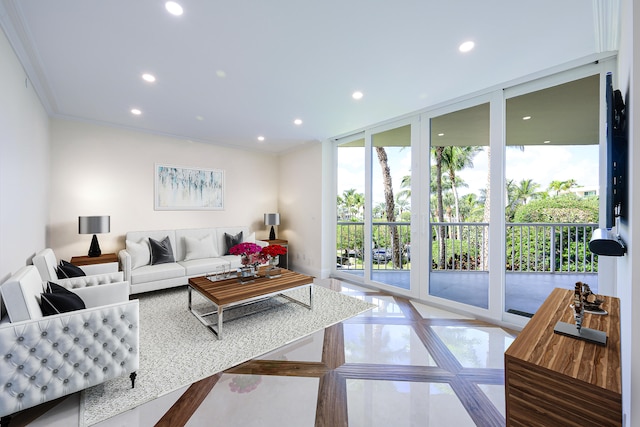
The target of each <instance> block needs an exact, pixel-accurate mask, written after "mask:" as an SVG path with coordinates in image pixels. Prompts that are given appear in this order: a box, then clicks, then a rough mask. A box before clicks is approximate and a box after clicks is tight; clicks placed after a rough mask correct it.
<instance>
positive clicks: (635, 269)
mask: <svg viewBox="0 0 640 427" xmlns="http://www.w3.org/2000/svg"><path fill="white" fill-rule="evenodd" d="M621 4H622V13H621V16H622V22H621V24H622V25H621V27H622V32H621V38H620V40H621V43H620V50H619V56H618V61H619V63H618V87H619V88H620V90H621V91H622V93H623V95H624V98H625V102H626V110H627V119H628V127H629V156H628V162H629V163H628V164H629V175H628V179H627V182H628V183H629V184H630V185H629V200H628V202H629V204H628V209H629V211H628V213H629V218H628V219H627V220H625V221H622V223H621V226H620V235H621V236H622V238H623V240H624V241H625V242H626V244H627V249H628V252H627V254H626V255H625V256H624V257H622V258H619V259H618V261H617V282H618V283H617V288H618V296H619V297H620V304H621V307H620V314H621V322H620V323H621V327H620V329H621V331H620V332H621V341H622V346H621V349H622V407H623V413H624V416H625V419H626V423H625V425H626V426H633V427H640V407H638V401H639V400H640V310H638V307H640V281H639V280H638V277H639V276H640V249H638V248H640V247H639V246H638V242H640V179H636V176H639V177H640V173H639V172H637V170H636V169H635V168H634V167H633V166H634V165H637V164H639V163H640V145H638V144H639V143H640V141H639V139H640V136H639V134H638V133H636V132H634V123H635V122H636V121H637V122H638V123H640V112H639V111H638V109H637V108H635V107H634V104H635V101H636V100H637V99H638V97H639V96H640V89H639V88H638V87H637V85H636V84H635V82H636V78H638V79H639V80H638V81H640V56H638V55H634V45H635V44H637V43H640V28H638V26H637V25H636V26H634V23H640V8H634V7H633V0H623V1H622V2H621ZM636 249H638V250H636ZM634 403H635V405H634Z"/></svg>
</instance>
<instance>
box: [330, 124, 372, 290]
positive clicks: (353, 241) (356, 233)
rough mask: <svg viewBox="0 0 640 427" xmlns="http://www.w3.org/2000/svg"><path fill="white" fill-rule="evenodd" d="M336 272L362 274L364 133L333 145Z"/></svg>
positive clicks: (360, 275)
mask: <svg viewBox="0 0 640 427" xmlns="http://www.w3.org/2000/svg"><path fill="white" fill-rule="evenodd" d="M336 193H337V195H336V253H335V256H336V268H337V269H338V270H339V271H340V272H341V273H345V274H349V275H354V276H359V277H362V276H363V274H364V263H363V262H364V215H365V147H364V133H363V134H357V135H353V136H350V137H347V138H343V139H341V140H340V141H338V143H337V144H336Z"/></svg>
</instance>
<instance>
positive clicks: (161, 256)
mask: <svg viewBox="0 0 640 427" xmlns="http://www.w3.org/2000/svg"><path fill="white" fill-rule="evenodd" d="M149 247H150V248H151V265H156V264H166V263H168V262H175V261H176V260H175V259H174V258H173V249H172V248H171V241H170V240H169V236H167V237H165V238H164V239H162V241H161V242H158V241H157V240H155V239H152V238H151V237H149Z"/></svg>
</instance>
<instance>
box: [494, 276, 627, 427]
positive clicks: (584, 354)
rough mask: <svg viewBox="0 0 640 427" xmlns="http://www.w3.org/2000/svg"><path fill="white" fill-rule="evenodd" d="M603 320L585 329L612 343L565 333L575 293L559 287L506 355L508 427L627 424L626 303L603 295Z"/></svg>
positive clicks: (590, 317)
mask: <svg viewBox="0 0 640 427" xmlns="http://www.w3.org/2000/svg"><path fill="white" fill-rule="evenodd" d="M603 298H604V300H605V301H604V303H603V306H602V307H603V308H604V309H605V310H607V311H608V312H609V314H608V315H606V316H602V315H597V314H589V313H585V317H584V322H583V327H586V328H591V329H596V330H600V331H604V332H606V334H607V345H606V346H601V345H597V344H592V343H589V342H586V341H582V340H577V339H574V338H570V337H566V336H563V335H559V334H556V333H554V332H553V329H554V327H555V325H556V322H558V321H563V322H567V323H574V320H573V312H572V310H571V309H570V307H569V304H571V303H572V301H573V291H570V290H566V289H560V288H556V289H554V290H553V291H552V292H551V294H550V295H549V297H548V298H547V299H546V301H545V302H544V303H543V304H542V306H541V307H540V309H539V310H538V311H537V312H536V314H535V315H534V316H533V318H532V319H531V320H530V321H529V323H528V324H527V326H526V327H525V328H524V329H523V330H522V332H521V333H520V334H519V335H518V337H517V338H516V340H515V341H514V342H513V343H512V344H511V346H510V347H509V348H508V349H507V351H506V352H505V357H504V362H505V363H504V369H505V399H506V406H507V408H506V409H507V417H506V418H507V426H531V425H535V426H621V425H622V380H621V372H620V371H621V366H620V364H621V361H620V300H619V299H618V298H613V297H603Z"/></svg>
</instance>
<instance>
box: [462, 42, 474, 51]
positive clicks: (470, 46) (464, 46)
mask: <svg viewBox="0 0 640 427" xmlns="http://www.w3.org/2000/svg"><path fill="white" fill-rule="evenodd" d="M475 45H476V44H475V43H474V42H472V41H467V42H464V43H462V44H461V45H460V46H459V47H458V50H460V52H469V51H470V50H471V49H473V48H474V47H475Z"/></svg>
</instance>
